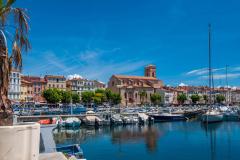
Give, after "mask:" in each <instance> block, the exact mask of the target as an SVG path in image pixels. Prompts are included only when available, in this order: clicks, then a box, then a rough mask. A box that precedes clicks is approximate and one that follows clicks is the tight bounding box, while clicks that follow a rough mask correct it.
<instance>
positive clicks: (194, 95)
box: [190, 94, 200, 104]
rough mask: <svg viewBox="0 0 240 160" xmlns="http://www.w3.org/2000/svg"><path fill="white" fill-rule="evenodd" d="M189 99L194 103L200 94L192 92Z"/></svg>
mask: <svg viewBox="0 0 240 160" xmlns="http://www.w3.org/2000/svg"><path fill="white" fill-rule="evenodd" d="M190 98H191V100H192V103H194V104H196V103H197V102H198V101H199V100H200V96H199V95H198V94H193V95H191V97H190Z"/></svg>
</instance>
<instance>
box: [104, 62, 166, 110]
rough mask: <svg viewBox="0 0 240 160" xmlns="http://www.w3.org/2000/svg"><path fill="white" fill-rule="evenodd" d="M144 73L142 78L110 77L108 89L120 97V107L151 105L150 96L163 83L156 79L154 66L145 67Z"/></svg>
mask: <svg viewBox="0 0 240 160" xmlns="http://www.w3.org/2000/svg"><path fill="white" fill-rule="evenodd" d="M144 73H145V74H144V76H129V75H112V77H111V78H110V80H109V82H108V88H109V89H110V90H111V91H112V92H114V93H119V94H120V95H121V97H122V100H121V105H123V106H134V105H140V104H143V103H151V101H150V97H151V95H152V94H153V93H156V90H157V89H160V88H161V87H162V86H163V82H162V81H161V80H159V79H157V77H156V75H157V74H156V66H155V65H148V66H146V67H145V72H144Z"/></svg>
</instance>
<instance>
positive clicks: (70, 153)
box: [56, 144, 86, 160]
mask: <svg viewBox="0 0 240 160" xmlns="http://www.w3.org/2000/svg"><path fill="white" fill-rule="evenodd" d="M56 150H57V151H58V152H62V153H63V154H64V155H65V156H66V157H67V158H72V157H74V158H75V159H76V160H86V159H85V158H84V157H83V151H82V149H81V148H80V145H78V144H73V145H66V146H61V147H57V148H56Z"/></svg>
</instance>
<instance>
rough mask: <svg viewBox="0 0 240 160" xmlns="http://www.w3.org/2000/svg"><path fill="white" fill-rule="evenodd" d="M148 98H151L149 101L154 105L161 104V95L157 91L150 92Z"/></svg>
mask: <svg viewBox="0 0 240 160" xmlns="http://www.w3.org/2000/svg"><path fill="white" fill-rule="evenodd" d="M150 99H151V102H152V103H153V104H154V105H159V104H161V101H162V97H161V95H160V94H159V93H154V94H152V95H151V97H150Z"/></svg>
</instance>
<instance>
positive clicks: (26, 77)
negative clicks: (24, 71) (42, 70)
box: [22, 76, 47, 83]
mask: <svg viewBox="0 0 240 160" xmlns="http://www.w3.org/2000/svg"><path fill="white" fill-rule="evenodd" d="M22 79H23V80H26V81H30V82H41V83H47V82H46V80H45V79H44V78H41V77H35V76H22Z"/></svg>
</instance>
